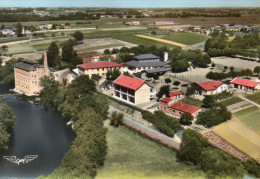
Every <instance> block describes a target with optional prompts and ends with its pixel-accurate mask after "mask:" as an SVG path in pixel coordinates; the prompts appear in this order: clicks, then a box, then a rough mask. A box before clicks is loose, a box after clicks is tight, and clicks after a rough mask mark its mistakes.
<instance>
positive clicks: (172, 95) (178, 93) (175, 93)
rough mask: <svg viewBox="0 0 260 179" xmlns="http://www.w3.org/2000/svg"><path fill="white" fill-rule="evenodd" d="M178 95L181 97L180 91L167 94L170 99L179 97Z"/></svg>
mask: <svg viewBox="0 0 260 179" xmlns="http://www.w3.org/2000/svg"><path fill="white" fill-rule="evenodd" d="M179 95H182V93H181V92H180V91H173V92H170V94H169V96H170V97H174V96H179Z"/></svg>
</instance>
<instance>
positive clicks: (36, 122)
mask: <svg viewBox="0 0 260 179" xmlns="http://www.w3.org/2000/svg"><path fill="white" fill-rule="evenodd" d="M5 92H8V88H3V86H2V85H0V94H3V93H5ZM2 101H3V102H5V103H7V104H8V105H9V106H10V107H11V108H12V109H13V110H14V114H15V116H16V118H15V124H16V125H15V128H14V131H13V134H12V137H11V145H10V148H9V149H8V150H7V151H5V152H2V153H0V178H1V177H19V178H22V177H23V178H32V177H37V176H39V175H42V174H45V175H46V174H49V173H51V172H52V171H53V170H54V169H55V168H57V167H58V166H59V165H60V163H61V160H62V158H63V156H64V154H65V153H66V152H67V151H68V150H69V146H70V144H71V141H72V140H73V139H74V137H75V134H74V132H73V131H72V129H71V127H70V126H66V122H67V119H66V118H64V117H63V116H61V115H60V114H59V113H58V112H56V111H52V110H48V109H45V108H44V107H43V106H42V105H34V104H30V103H29V102H27V101H24V100H18V99H17V98H16V96H8V97H3V98H2ZM26 155H38V158H36V159H34V160H33V161H31V162H30V163H27V164H22V163H20V165H17V164H15V163H12V162H10V161H7V160H6V159H3V156H17V157H18V158H20V159H23V158H24V157H25V156H26Z"/></svg>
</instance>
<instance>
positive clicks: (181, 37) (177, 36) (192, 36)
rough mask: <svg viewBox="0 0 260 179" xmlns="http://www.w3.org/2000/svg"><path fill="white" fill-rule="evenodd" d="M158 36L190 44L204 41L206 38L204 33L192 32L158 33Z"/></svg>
mask: <svg viewBox="0 0 260 179" xmlns="http://www.w3.org/2000/svg"><path fill="white" fill-rule="evenodd" d="M158 37H159V38H162V39H166V40H171V41H174V42H178V43H182V44H185V45H192V44H196V43H200V42H204V41H205V40H207V39H208V37H207V36H205V35H200V34H197V33H193V32H171V33H169V34H168V35H162V36H161V35H159V36H158Z"/></svg>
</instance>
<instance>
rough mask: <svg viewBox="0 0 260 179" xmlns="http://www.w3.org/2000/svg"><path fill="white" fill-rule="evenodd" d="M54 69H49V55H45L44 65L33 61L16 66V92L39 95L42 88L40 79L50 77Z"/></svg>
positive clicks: (25, 61) (26, 61)
mask: <svg viewBox="0 0 260 179" xmlns="http://www.w3.org/2000/svg"><path fill="white" fill-rule="evenodd" d="M51 71H52V69H49V68H48V63H47V55H46V53H45V54H44V65H42V64H40V63H39V62H36V61H32V60H23V61H22V62H19V63H16V64H15V65H14V77H15V88H14V91H15V92H18V93H24V94H26V95H28V96H37V95H39V93H40V91H41V89H42V86H40V79H41V78H42V77H44V76H50V74H51Z"/></svg>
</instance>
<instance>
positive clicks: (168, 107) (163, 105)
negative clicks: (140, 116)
mask: <svg viewBox="0 0 260 179" xmlns="http://www.w3.org/2000/svg"><path fill="white" fill-rule="evenodd" d="M159 109H160V110H162V111H164V112H167V113H169V114H172V115H175V116H178V117H180V116H181V115H182V114H183V113H189V114H191V115H193V116H195V115H196V114H197V113H198V112H199V111H200V107H198V106H194V105H191V104H188V103H184V102H181V101H178V102H176V103H174V100H173V99H171V98H167V97H164V98H162V99H161V100H160V103H159Z"/></svg>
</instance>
